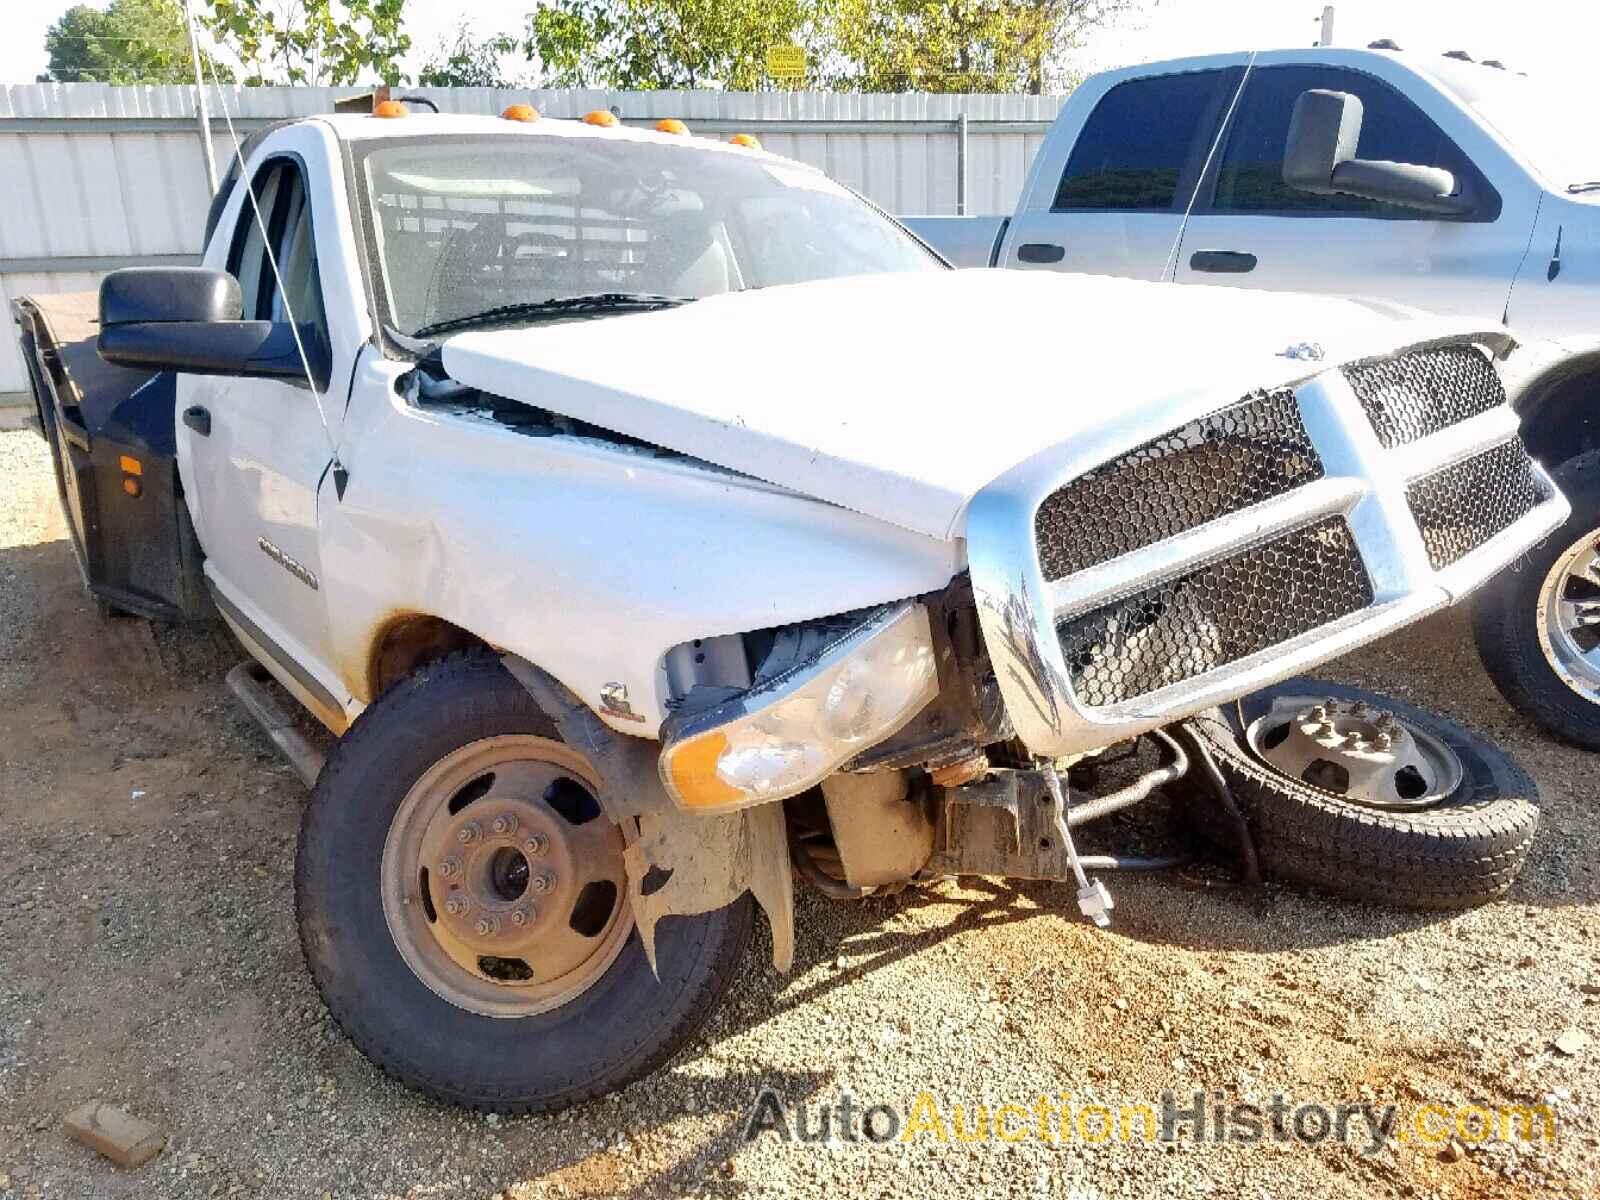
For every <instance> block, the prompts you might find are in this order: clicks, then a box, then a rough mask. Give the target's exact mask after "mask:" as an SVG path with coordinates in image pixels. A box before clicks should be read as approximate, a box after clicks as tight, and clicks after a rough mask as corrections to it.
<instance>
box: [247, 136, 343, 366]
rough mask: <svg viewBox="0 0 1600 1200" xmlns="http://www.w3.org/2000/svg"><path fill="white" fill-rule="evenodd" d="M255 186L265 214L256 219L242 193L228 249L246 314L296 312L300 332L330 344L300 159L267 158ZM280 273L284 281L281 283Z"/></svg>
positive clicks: (254, 317) (281, 317) (259, 317)
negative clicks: (275, 273)
mask: <svg viewBox="0 0 1600 1200" xmlns="http://www.w3.org/2000/svg"><path fill="white" fill-rule="evenodd" d="M255 192H256V199H257V203H258V204H259V205H260V209H261V219H260V220H259V221H258V220H257V219H256V213H255V210H254V208H253V207H252V206H251V203H250V198H249V197H248V196H246V197H244V201H243V203H242V204H241V205H240V207H239V217H238V224H237V226H236V227H235V231H234V237H233V245H232V248H231V249H230V251H229V253H228V271H229V273H230V274H231V275H233V277H234V278H235V279H237V280H238V281H239V291H240V293H241V295H242V296H243V299H244V313H243V317H244V320H246V321H288V320H290V319H291V318H290V314H291V313H292V314H293V320H294V321H295V322H296V323H298V324H299V326H300V329H301V336H302V337H304V336H306V334H307V333H308V332H309V333H310V334H311V335H312V336H314V337H317V338H320V339H322V341H323V344H324V345H326V343H327V319H326V316H325V310H324V308H323V304H322V279H321V276H320V274H319V273H318V271H317V250H316V241H315V239H314V238H313V236H312V224H311V205H310V201H309V198H308V197H307V195H306V188H305V176H304V174H303V173H302V172H301V170H300V166H299V164H298V163H296V162H294V161H293V160H292V159H277V160H274V161H273V162H269V163H268V164H267V165H266V166H264V167H262V168H261V170H259V171H257V172H256V177H255ZM268 245H270V246H271V247H272V257H273V259H275V260H276V262H277V266H278V271H277V275H274V274H273V270H272V261H271V260H269V258H268V256H267V253H266V248H267V246H268ZM280 277H281V278H282V281H283V286H282V287H279V285H278V280H279V278H280Z"/></svg>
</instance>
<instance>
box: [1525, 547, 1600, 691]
mask: <svg viewBox="0 0 1600 1200" xmlns="http://www.w3.org/2000/svg"><path fill="white" fill-rule="evenodd" d="M1538 625H1539V649H1540V650H1542V651H1543V652H1544V657H1545V661H1546V662H1548V663H1549V664H1550V667H1551V669H1552V670H1553V671H1555V673H1556V675H1557V676H1559V677H1560V679H1561V681H1562V682H1563V683H1565V684H1566V685H1567V686H1568V687H1569V688H1571V689H1572V690H1573V691H1574V692H1576V693H1577V694H1578V695H1580V696H1582V697H1583V698H1584V699H1585V700H1587V701H1588V702H1590V703H1591V704H1593V703H1600V529H1594V530H1590V531H1589V532H1588V533H1586V534H1584V535H1583V536H1582V537H1581V538H1579V539H1578V540H1577V541H1575V542H1574V543H1573V544H1572V545H1570V546H1568V547H1567V549H1566V550H1565V551H1564V552H1563V553H1562V555H1561V557H1560V558H1558V559H1556V561H1555V563H1554V564H1552V565H1551V567H1550V570H1549V571H1548V572H1547V573H1546V575H1545V577H1544V583H1543V584H1541V585H1540V588H1539V611H1538ZM1585 647H1587V649H1586V648H1585Z"/></svg>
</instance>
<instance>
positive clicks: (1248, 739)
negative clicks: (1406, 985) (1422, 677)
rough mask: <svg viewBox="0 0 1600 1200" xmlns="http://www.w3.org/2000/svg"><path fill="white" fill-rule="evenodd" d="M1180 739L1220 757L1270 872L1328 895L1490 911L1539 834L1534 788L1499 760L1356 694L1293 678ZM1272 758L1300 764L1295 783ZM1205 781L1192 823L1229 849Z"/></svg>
mask: <svg viewBox="0 0 1600 1200" xmlns="http://www.w3.org/2000/svg"><path fill="white" fill-rule="evenodd" d="M1241 717H1242V720H1241ZM1385 718H1388V720H1385ZM1182 733H1183V735H1184V737H1185V738H1186V740H1189V741H1190V742H1191V744H1195V743H1198V744H1199V745H1200V746H1203V747H1204V748H1205V749H1207V750H1209V751H1210V753H1211V755H1212V757H1213V758H1214V759H1215V761H1216V764H1217V766H1218V768H1219V769H1220V771H1221V773H1222V776H1223V778H1224V779H1225V780H1226V781H1227V784H1228V787H1229V789H1230V790H1231V791H1232V793H1233V796H1234V798H1235V800H1236V801H1237V803H1238V805H1239V807H1240V809H1241V810H1242V812H1243V815H1244V817H1245V820H1246V821H1247V822H1248V824H1249V826H1250V831H1251V834H1252V835H1253V837H1254V839H1255V844H1256V852H1257V855H1258V857H1259V859H1260V865H1261V871H1262V874H1263V875H1264V876H1265V877H1267V878H1270V879H1279V880H1284V881H1287V882H1292V883H1300V884H1307V885H1310V886H1311V887H1314V888H1317V889H1318V890H1320V891H1323V892H1327V893H1329V894H1331V895H1336V896H1345V897H1349V898H1351V899H1356V900H1370V901H1375V902H1377V903H1381V904H1394V905H1398V906H1401V907H1405V908H1424V909H1451V908H1465V907H1469V906H1471V905H1474V904H1479V903H1482V902H1483V901H1485V900H1490V899H1493V898H1494V897H1496V896H1499V895H1501V894H1502V893H1504V892H1505V891H1506V889H1507V888H1509V887H1510V886H1511V883H1512V881H1513V880H1514V879H1516V877H1517V874H1518V872H1519V871H1521V869H1522V864H1523V862H1524V861H1525V860H1526V858H1527V856H1528V851H1529V849H1530V847H1531V846H1532V844H1533V834H1534V830H1535V829H1536V828H1537V826H1538V823H1539V813H1538V809H1537V808H1536V807H1535V801H1536V800H1537V798H1538V793H1537V791H1536V789H1535V788H1534V784H1533V781H1532V780H1531V779H1529V778H1528V776H1527V775H1526V774H1525V773H1524V772H1523V770H1522V769H1521V768H1520V767H1518V766H1517V765H1516V763H1514V762H1512V761H1511V759H1510V758H1509V757H1507V755H1506V754H1505V753H1504V752H1503V751H1501V750H1500V749H1499V748H1497V747H1496V746H1494V745H1492V744H1490V743H1489V742H1486V741H1484V740H1483V739H1482V738H1480V737H1477V736H1476V735H1474V734H1472V733H1469V732H1468V731H1467V730H1465V729H1463V728H1462V727H1461V726H1459V725H1457V724H1455V723H1454V722H1452V721H1448V720H1446V719H1445V718H1443V717H1440V716H1437V715H1435V714H1433V713H1430V712H1427V711H1425V710H1423V709H1420V708H1416V707H1414V706H1412V705H1410V704H1405V703H1403V702H1401V701H1399V700H1395V699H1392V698H1390V697H1388V696H1383V695H1380V694H1378V693H1376V692H1368V691H1365V690H1363V689H1361V688H1352V687H1344V686H1342V685H1339V684H1333V683H1322V682H1318V681H1315V680H1308V679H1293V680H1288V681H1286V682H1284V683H1280V684H1277V685H1276V686H1274V687H1270V688H1267V689H1265V690H1263V691H1260V692H1257V693H1255V694H1253V695H1251V696H1247V697H1246V698H1245V699H1244V700H1243V701H1241V702H1240V703H1239V704H1238V705H1237V706H1229V707H1228V708H1227V709H1226V710H1220V709H1213V710H1212V711H1211V712H1209V713H1204V714H1201V715H1200V716H1198V717H1195V718H1193V719H1192V720H1190V721H1188V722H1185V724H1184V725H1183V726H1182ZM1253 747H1254V748H1253ZM1264 755H1265V756H1270V757H1272V758H1273V759H1275V760H1276V761H1277V762H1279V763H1294V764H1295V765H1296V766H1297V767H1298V768H1299V770H1298V772H1297V774H1298V776H1299V777H1297V776H1296V775H1291V774H1288V773H1286V771H1285V770H1283V769H1280V767H1278V766H1274V765H1271V763H1269V762H1268V761H1265V759H1264V757H1263V756H1264ZM1301 764H1303V765H1301ZM1370 768H1378V769H1376V770H1373V771H1372V773H1371V774H1370V775H1368V774H1365V773H1366V772H1367V771H1368V770H1369V769H1370ZM1203 780H1204V773H1203V771H1202V769H1201V768H1200V767H1199V766H1198V765H1197V766H1196V767H1193V768H1191V770H1190V773H1189V775H1188V776H1187V778H1186V779H1185V781H1184V782H1185V785H1186V790H1187V791H1189V792H1190V793H1191V794H1190V795H1188V796H1187V797H1186V798H1187V799H1189V800H1190V804H1189V808H1190V811H1191V812H1192V813H1193V816H1194V820H1195V824H1196V825H1197V827H1198V829H1199V831H1200V832H1201V833H1202V834H1203V835H1204V836H1205V837H1206V838H1207V839H1208V840H1210V841H1213V842H1215V843H1216V844H1218V845H1219V846H1224V847H1231V846H1233V845H1235V844H1236V842H1235V838H1234V833H1233V830H1232V827H1231V826H1230V825H1229V824H1228V822H1227V819H1226V817H1225V815H1224V814H1223V812H1222V810H1221V807H1220V805H1219V804H1218V803H1217V801H1216V799H1215V798H1214V797H1213V796H1212V795H1211V794H1209V793H1208V792H1206V791H1205V784H1204V782H1203ZM1307 780H1313V781H1315V782H1307ZM1352 796H1359V797H1361V799H1353V798H1351V797H1352Z"/></svg>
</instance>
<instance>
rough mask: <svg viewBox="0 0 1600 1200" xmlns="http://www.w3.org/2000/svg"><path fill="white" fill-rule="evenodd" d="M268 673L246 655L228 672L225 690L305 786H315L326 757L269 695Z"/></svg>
mask: <svg viewBox="0 0 1600 1200" xmlns="http://www.w3.org/2000/svg"><path fill="white" fill-rule="evenodd" d="M271 682H272V676H271V674H270V673H269V672H268V671H267V669H266V668H265V667H263V666H262V665H261V664H260V663H258V662H256V661H255V659H253V658H247V659H245V660H244V662H242V663H240V664H239V665H238V666H237V667H235V668H234V669H233V670H231V671H229V672H228V690H229V691H230V692H232V693H233V694H234V695H235V696H237V697H238V698H239V703H240V704H242V705H244V710H245V712H247V713H249V714H250V716H251V718H252V719H253V720H254V721H255V723H256V724H257V725H259V726H261V730H262V732H263V733H265V734H266V735H267V736H268V737H269V738H271V739H272V744H273V745H274V746H276V747H277V748H278V750H279V752H280V753H282V755H283V757H284V758H286V759H288V760H289V765H290V766H291V767H293V768H294V773H295V774H296V775H298V776H300V781H301V782H302V783H304V784H305V785H306V787H308V788H310V787H315V786H316V783H317V776H318V775H320V774H322V764H323V763H324V762H325V761H326V760H327V757H328V756H327V755H326V754H324V753H323V752H322V751H321V750H320V749H319V748H318V747H317V746H316V745H315V744H314V743H313V742H312V741H311V739H310V738H308V737H306V735H305V734H303V733H301V732H300V727H299V726H298V725H296V724H295V721H294V717H293V716H292V715H290V714H289V713H288V712H286V711H284V708H283V705H281V704H279V703H278V698H277V697H276V696H274V695H273V694H272V691H271V689H270V684H271Z"/></svg>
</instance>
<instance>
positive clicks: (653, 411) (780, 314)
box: [444, 271, 1427, 538]
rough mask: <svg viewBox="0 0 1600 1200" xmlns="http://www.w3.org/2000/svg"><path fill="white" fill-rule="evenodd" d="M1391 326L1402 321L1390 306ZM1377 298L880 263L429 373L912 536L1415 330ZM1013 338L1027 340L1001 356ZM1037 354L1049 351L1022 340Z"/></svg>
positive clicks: (533, 339) (477, 344)
mask: <svg viewBox="0 0 1600 1200" xmlns="http://www.w3.org/2000/svg"><path fill="white" fill-rule="evenodd" d="M1401 323H1402V324H1404V323H1406V322H1404V320H1403V319H1402V321H1401ZM1395 326H1396V317H1395V316H1394V315H1393V314H1392V313H1391V312H1380V311H1377V310H1375V309H1373V308H1369V307H1364V306H1361V305H1357V304H1353V303H1348V302H1345V301H1338V300H1329V299H1319V298H1315V297H1308V296H1294V297H1283V296H1279V297H1272V298H1268V297H1265V296H1259V295H1254V294H1251V293H1248V292H1241V291H1237V290H1232V289H1221V288H1212V289H1206V290H1205V291H1204V292H1200V291H1197V290H1195V289H1178V288H1171V287H1162V286H1159V285H1155V284H1148V285H1146V284H1138V283H1133V282H1130V281H1127V280H1120V279H1110V278H1105V277H1095V276H1085V275H1059V274H1053V273H1037V274H1024V273H1019V272H1009V271H952V272H943V273H939V274H934V275H880V276H864V277H857V278H852V279H838V280H829V281H825V282H819V283H808V284H801V285H797V286H791V287H781V288H765V289H761V290H759V291H752V292H741V293H733V294H729V295H724V296H713V297H710V298H708V299H704V300H698V301H695V302H694V303H693V304H688V305H685V306H683V307H681V308H676V309H670V310H667V311H663V312H656V313H645V314H639V315H633V316H622V317H611V318H607V319H605V320H599V321H585V322H571V323H566V324H562V325H553V326H544V327H539V328H534V329H513V330H503V331H494V332H477V333H464V334H460V335H458V336H456V337H453V338H451V339H450V340H449V341H448V342H447V343H446V344H445V348H444V364H445V367H446V369H447V370H448V371H449V372H450V374H451V375H453V376H454V377H455V378H457V379H461V380H463V381H464V382H467V383H470V384H472V385H474V386H475V387H479V388H482V389H484V390H485V391H489V392H494V393H497V394H499V395H503V396H507V397H510V398H512V399H519V400H523V401H526V402H527V403H529V404H533V405H537V406H540V407H544V408H550V409H555V410H556V411H559V412H563V413H566V414H567V415H570V416H574V417H578V418H580V419H582V420H585V421H589V422H592V423H594V424H596V425H600V426H602V427H605V428H608V429H613V430H617V431H619V432H624V433H628V434H631V435H633V436H635V437H640V438H643V439H645V440H647V441H650V442H653V443H655V444H658V445H663V446H668V447H671V448H672V449H675V450H680V451H682V452H684V453H686V454H693V455H696V456H697V457H700V458H704V459H707V460H708V461H711V462H714V463H717V464H719V465H721V466H725V467H729V468H731V469H734V470H738V471H742V472H745V473H748V474H751V475H755V476H757V477H758V478H761V479H766V480H769V481H771V482H773V483H777V484H780V485H782V486H785V487H790V488H794V489H795V490H797V491H801V492H804V493H805V494H807V495H811V496H817V497H819V498H821V499H825V500H829V501H832V502H833V503H835V504H841V505H843V506H845V507H846V508H850V509H853V510H855V511H857V512H863V513H868V514H870V515H872V516H875V517H878V518H880V519H882V520H885V521H891V522H893V523H895V524H897V525H901V526H904V527H905V528H907V529H911V530H915V531H917V532H920V533H925V534H928V535H930V536H933V537H940V538H946V537H959V536H960V535H961V532H962V516H963V513H964V511H965V509H966V506H967V504H968V502H969V501H970V500H971V499H972V497H973V495H974V494H976V492H977V491H978V489H980V488H981V487H983V486H984V485H985V484H987V483H989V482H990V481H991V480H993V479H995V478H996V477H997V476H999V475H1000V474H1002V473H1003V472H1004V471H1006V470H1007V469H1009V468H1010V467H1012V466H1015V465H1016V464H1017V463H1019V462H1021V461H1022V460H1024V459H1027V458H1029V457H1031V456H1032V455H1033V454H1035V453H1037V452H1038V451H1040V450H1043V449H1045V448H1047V447H1050V446H1054V445H1056V444H1058V443H1060V442H1064V441H1067V440H1069V439H1072V438H1076V437H1081V436H1082V435H1083V434H1084V433H1085V432H1087V431H1089V430H1093V429H1098V428H1100V427H1103V426H1104V425H1105V423H1106V422H1107V420H1108V419H1111V418H1113V417H1114V418H1115V419H1116V420H1118V421H1127V422H1129V423H1130V424H1141V423H1142V418H1144V417H1146V416H1149V415H1151V414H1153V413H1154V412H1155V411H1156V410H1170V411H1172V412H1173V419H1172V421H1171V424H1177V423H1179V422H1180V421H1181V420H1182V418H1181V417H1179V416H1178V415H1177V409H1178V408H1180V407H1182V406H1183V404H1184V403H1185V402H1187V401H1193V402H1195V403H1198V404H1201V405H1204V404H1206V403H1210V405H1211V407H1213V408H1214V407H1219V406H1221V405H1222V404H1225V403H1229V402H1231V401H1233V400H1236V399H1237V398H1238V397H1239V396H1240V395H1243V394H1244V393H1245V392H1247V391H1249V390H1251V389H1252V388H1256V387H1273V386H1277V385H1279V384H1282V383H1285V382H1289V381H1291V380H1295V379H1300V378H1303V377H1305V376H1306V375H1307V374H1309V373H1311V372H1312V371H1314V370H1315V369H1316V368H1315V367H1314V366H1308V365H1307V364H1305V363H1303V362H1298V361H1295V360H1293V359H1289V358H1285V357H1283V356H1282V353H1281V352H1282V351H1283V350H1284V349H1285V348H1286V347H1288V346H1290V345H1292V344H1295V343H1299V342H1307V341H1311V342H1320V343H1321V344H1322V345H1323V347H1324V349H1325V350H1326V351H1327V353H1328V355H1329V360H1330V361H1339V360H1340V359H1341V358H1350V357H1356V356H1358V355H1359V354H1362V353H1369V352H1372V351H1373V350H1374V349H1376V348H1379V347H1381V348H1384V349H1387V348H1390V347H1392V346H1393V345H1395V344H1398V343H1400V342H1402V341H1408V340H1409V341H1416V340H1420V339H1421V338H1422V337H1424V336H1427V335H1425V334H1421V333H1417V332H1415V331H1409V332H1402V331H1399V330H1397V329H1396V328H1395ZM1021 347H1031V348H1033V350H1032V352H1027V353H1022V352H1018V349H1019V348H1021ZM1045 348H1051V349H1050V350H1049V351H1048V352H1045V353H1040V352H1038V351H1040V350H1043V349H1045Z"/></svg>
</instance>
